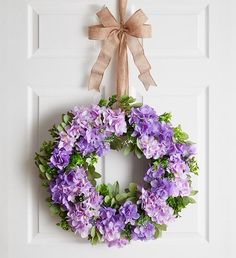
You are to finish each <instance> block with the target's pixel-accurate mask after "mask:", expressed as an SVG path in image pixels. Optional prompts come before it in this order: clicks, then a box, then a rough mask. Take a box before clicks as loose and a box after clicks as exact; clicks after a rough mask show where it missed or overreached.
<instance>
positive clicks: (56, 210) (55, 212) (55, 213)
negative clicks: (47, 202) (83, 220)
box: [49, 204, 61, 215]
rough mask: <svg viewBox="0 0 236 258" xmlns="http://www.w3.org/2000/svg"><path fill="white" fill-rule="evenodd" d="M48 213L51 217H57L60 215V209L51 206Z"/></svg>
mask: <svg viewBox="0 0 236 258" xmlns="http://www.w3.org/2000/svg"><path fill="white" fill-rule="evenodd" d="M49 211H50V213H51V214H52V215H57V214H59V213H60V211H61V209H60V207H59V206H57V205H54V204H53V205H51V206H50V207H49Z"/></svg>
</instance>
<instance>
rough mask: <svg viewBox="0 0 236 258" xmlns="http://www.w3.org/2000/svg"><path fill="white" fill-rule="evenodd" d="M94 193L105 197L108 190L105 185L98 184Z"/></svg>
mask: <svg viewBox="0 0 236 258" xmlns="http://www.w3.org/2000/svg"><path fill="white" fill-rule="evenodd" d="M96 191H97V192H98V193H99V194H100V195H102V196H103V197H105V196H106V195H109V189H108V186H107V185H106V184H100V185H98V186H97V187H96Z"/></svg>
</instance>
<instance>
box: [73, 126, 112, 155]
mask: <svg viewBox="0 0 236 258" xmlns="http://www.w3.org/2000/svg"><path fill="white" fill-rule="evenodd" d="M105 137H106V135H105V134H104V133H101V132H99V131H98V129H90V130H87V131H86V133H85V135H84V137H81V138H80V139H79V141H78V142H77V143H76V148H77V150H78V151H79V152H80V153H81V154H82V155H83V156H85V155H87V154H89V153H92V152H96V154H97V155H98V156H99V157H102V156H104V155H105V154H106V153H107V152H108V151H109V150H110V145H109V143H108V142H106V141H105Z"/></svg>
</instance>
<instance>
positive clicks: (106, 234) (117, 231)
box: [96, 207, 128, 246]
mask: <svg viewBox="0 0 236 258" xmlns="http://www.w3.org/2000/svg"><path fill="white" fill-rule="evenodd" d="M96 227H97V229H98V231H99V232H100V233H101V235H102V239H103V240H104V241H105V242H106V243H107V244H108V246H113V245H117V246H120V245H121V244H122V243H123V244H124V243H126V241H124V240H123V241H122V242H121V231H122V230H123V229H124V227H125V221H124V220H123V217H122V216H120V215H119V214H116V210H115V209H112V208H107V207H102V208H101V210H100V216H99V218H98V219H97V221H96ZM127 242H128V241H127Z"/></svg>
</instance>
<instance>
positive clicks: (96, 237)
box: [88, 226, 101, 245]
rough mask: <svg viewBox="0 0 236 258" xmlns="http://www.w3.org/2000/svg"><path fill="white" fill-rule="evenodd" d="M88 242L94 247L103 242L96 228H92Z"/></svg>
mask: <svg viewBox="0 0 236 258" xmlns="http://www.w3.org/2000/svg"><path fill="white" fill-rule="evenodd" d="M88 240H89V241H90V243H91V244H92V245H96V244H97V243H98V242H99V241H100V240H101V234H100V232H99V231H98V230H97V228H96V227H95V226H93V227H92V228H91V231H90V234H89V236H88Z"/></svg>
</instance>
